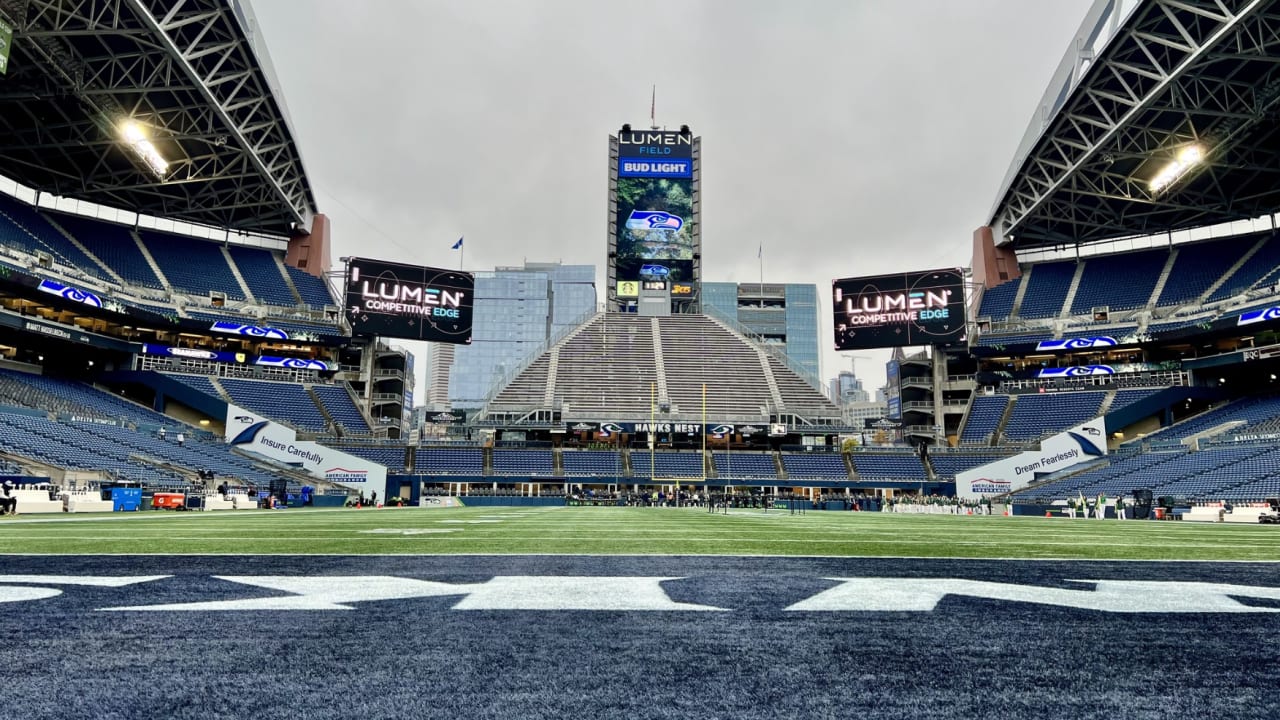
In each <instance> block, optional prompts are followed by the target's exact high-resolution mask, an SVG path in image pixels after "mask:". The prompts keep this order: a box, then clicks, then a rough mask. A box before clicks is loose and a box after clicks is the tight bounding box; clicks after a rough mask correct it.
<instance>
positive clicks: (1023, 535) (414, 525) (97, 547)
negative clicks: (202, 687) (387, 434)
mask: <svg viewBox="0 0 1280 720" xmlns="http://www.w3.org/2000/svg"><path fill="white" fill-rule="evenodd" d="M0 552H3V553H50V554H179V555H181V554H254V555H261V554H273V555H281V554H283V555H299V554H302V555H306V554H353V555H383V554H397V555H400V554H409V555H414V554H425V555H437V554H500V555H510V554H555V555H559V554H574V555H611V554H623V555H629V554H640V555H779V556H819V557H827V556H832V557H929V558H948V557H952V558H1060V559H1098V560H1261V561H1271V560H1280V526H1267V525H1237V524H1222V523H1216V524H1208V523H1184V522H1152V521H1123V522H1122V521H1116V520H1101V521H1099V520H1093V519H1088V520H1085V519H1076V520H1069V519H1065V518H1041V517H1025V516H1024V517H1002V516H981V517H980V516H958V515H910V514H891V513H863V512H834V511H830V512H815V511H810V512H807V513H803V514H799V513H797V514H792V513H790V512H789V511H787V510H767V511H766V510H730V511H729V512H728V514H725V513H724V512H723V511H721V512H717V513H709V512H708V511H707V510H706V509H705V508H651V507H650V508H617V507H523V508H522V507H481V508H436V509H422V508H394V509H393V508H382V509H364V510H354V509H346V508H343V509H332V510H325V509H316V510H277V511H240V512H211V513H201V512H143V513H139V514H128V515H125V514H112V515H97V516H94V515H83V516H81V515H28V516H18V517H13V518H0Z"/></svg>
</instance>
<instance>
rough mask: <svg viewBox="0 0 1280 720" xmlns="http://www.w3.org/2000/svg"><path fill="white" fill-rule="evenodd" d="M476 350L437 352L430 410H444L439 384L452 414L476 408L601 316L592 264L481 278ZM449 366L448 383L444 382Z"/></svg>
mask: <svg viewBox="0 0 1280 720" xmlns="http://www.w3.org/2000/svg"><path fill="white" fill-rule="evenodd" d="M475 276H476V289H475V306H474V311H473V314H472V319H473V325H472V335H471V338H472V340H471V344H470V345H458V346H454V347H452V350H453V353H452V354H453V357H452V362H448V363H446V357H447V355H448V353H445V352H440V353H433V357H432V358H429V361H428V377H429V378H430V384H431V387H430V388H429V389H428V391H427V404H428V406H429V407H433V408H436V409H445V408H443V407H440V403H439V402H438V400H439V398H440V392H439V388H440V385H441V384H443V385H444V386H446V387H448V408H449V409H452V410H474V409H478V408H481V407H483V406H484V403H485V401H486V400H487V399H488V398H489V396H490V395H491V394H492V393H493V392H494V391H495V390H496V389H497V388H499V387H501V385H502V383H503V382H504V381H505V380H507V379H509V378H511V377H514V376H515V374H516V373H517V372H519V371H520V370H521V369H522V368H523V367H524V366H525V364H527V363H528V362H530V361H532V360H533V359H535V358H537V357H538V355H539V354H540V353H542V352H543V351H544V350H546V349H547V347H548V346H549V345H550V344H551V343H552V342H554V341H555V340H557V339H559V338H560V337H562V336H563V335H564V334H565V333H567V332H569V331H570V330H572V329H573V328H575V327H577V326H578V325H580V324H582V323H583V322H584V321H586V320H587V319H588V318H589V317H590V316H591V315H592V314H593V313H595V312H596V309H597V306H596V287H595V279H596V268H595V266H593V265H562V264H560V263H558V262H557V263H530V262H526V263H525V264H524V266H523V267H499V268H496V269H494V270H492V271H482V272H477V273H476V274H475ZM446 367H447V368H448V373H447V377H441V375H444V374H445V373H443V372H442V370H443V369H444V368H446Z"/></svg>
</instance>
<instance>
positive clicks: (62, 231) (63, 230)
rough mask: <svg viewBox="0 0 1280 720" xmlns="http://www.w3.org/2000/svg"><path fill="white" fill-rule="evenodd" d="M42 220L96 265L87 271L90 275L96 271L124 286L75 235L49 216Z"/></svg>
mask: <svg viewBox="0 0 1280 720" xmlns="http://www.w3.org/2000/svg"><path fill="white" fill-rule="evenodd" d="M44 219H45V222H47V223H49V227H51V228H53V229H54V230H57V231H58V233H59V234H61V235H62V236H63V237H65V238H66V239H67V242H69V243H71V244H72V245H73V246H75V247H76V248H77V249H79V250H80V252H82V253H84V256H85V257H86V258H88V259H89V260H91V261H93V262H94V263H96V264H97V267H96V268H90V269H89V272H90V273H92V272H93V271H94V270H95V269H96V270H98V271H99V272H100V274H103V275H105V276H106V277H107V278H110V279H111V280H113V281H114V282H117V283H119V284H120V285H121V287H123V286H124V285H125V284H126V283H125V279H124V278H123V277H121V276H120V274H119V273H117V272H116V271H115V269H114V268H112V267H111V266H110V265H107V264H106V263H105V262H103V261H102V258H100V257H98V256H97V255H95V254H93V253H92V252H90V251H89V248H87V247H85V246H84V244H83V243H81V242H80V241H79V240H77V239H76V236H75V235H72V234H71V233H70V232H68V231H67V229H66V228H64V227H62V225H60V224H58V223H57V222H55V221H54V219H53V217H52V216H51V215H44Z"/></svg>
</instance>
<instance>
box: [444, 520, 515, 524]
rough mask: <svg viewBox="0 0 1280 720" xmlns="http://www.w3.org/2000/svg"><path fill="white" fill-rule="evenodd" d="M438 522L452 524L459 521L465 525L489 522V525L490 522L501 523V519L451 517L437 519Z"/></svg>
mask: <svg viewBox="0 0 1280 720" xmlns="http://www.w3.org/2000/svg"><path fill="white" fill-rule="evenodd" d="M438 522H441V523H454V524H458V523H461V524H465V525H485V524H490V525H492V524H495V523H501V522H502V521H501V520H462V519H453V520H440V521H438Z"/></svg>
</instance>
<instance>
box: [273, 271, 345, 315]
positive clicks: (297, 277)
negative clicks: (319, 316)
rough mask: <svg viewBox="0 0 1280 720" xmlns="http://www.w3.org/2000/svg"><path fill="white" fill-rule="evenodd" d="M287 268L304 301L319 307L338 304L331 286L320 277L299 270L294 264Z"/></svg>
mask: <svg viewBox="0 0 1280 720" xmlns="http://www.w3.org/2000/svg"><path fill="white" fill-rule="evenodd" d="M285 270H286V271H287V272H288V273H289V277H290V278H292V279H293V285H294V287H296V288H298V294H299V295H301V296H302V302H304V303H306V304H307V305H308V306H310V307H313V308H317V309H319V308H323V307H324V306H326V305H333V306H337V305H338V303H337V301H335V300H334V299H333V294H332V293H331V292H330V291H329V286H328V285H327V284H325V282H324V281H323V280H321V279H320V278H318V277H316V276H315V275H311V274H309V273H307V272H305V271H303V270H299V269H298V268H296V267H293V266H292V265H286V266H285Z"/></svg>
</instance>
